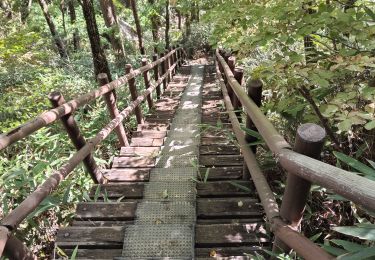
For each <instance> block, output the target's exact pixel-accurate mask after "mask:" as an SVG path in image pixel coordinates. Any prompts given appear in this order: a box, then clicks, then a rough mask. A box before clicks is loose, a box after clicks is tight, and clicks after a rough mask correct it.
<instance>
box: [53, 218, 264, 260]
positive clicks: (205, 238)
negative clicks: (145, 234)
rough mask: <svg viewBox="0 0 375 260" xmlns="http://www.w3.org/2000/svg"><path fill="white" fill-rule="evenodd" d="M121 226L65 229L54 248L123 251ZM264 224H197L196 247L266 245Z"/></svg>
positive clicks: (62, 230)
mask: <svg viewBox="0 0 375 260" xmlns="http://www.w3.org/2000/svg"><path fill="white" fill-rule="evenodd" d="M124 229H125V227H122V226H112V227H66V228H61V229H60V230H59V232H58V233H57V239H56V246H58V247H60V248H62V249H65V248H71V249H73V248H75V247H76V246H78V248H79V250H81V249H122V244H123V239H124ZM268 243H269V239H268V237H267V235H266V231H265V228H264V226H263V223H261V222H259V223H257V222H254V223H243V224H212V225H202V224H198V225H196V227H195V244H196V247H204V248H207V247H234V246H256V245H262V244H268ZM81 257H82V256H81Z"/></svg>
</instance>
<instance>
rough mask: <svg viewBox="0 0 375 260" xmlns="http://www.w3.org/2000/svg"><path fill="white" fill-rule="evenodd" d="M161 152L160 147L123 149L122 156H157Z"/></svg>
mask: <svg viewBox="0 0 375 260" xmlns="http://www.w3.org/2000/svg"><path fill="white" fill-rule="evenodd" d="M159 152H160V147H143V146H136V147H131V146H128V147H121V151H120V156H135V157H138V156H156V155H158V154H159Z"/></svg>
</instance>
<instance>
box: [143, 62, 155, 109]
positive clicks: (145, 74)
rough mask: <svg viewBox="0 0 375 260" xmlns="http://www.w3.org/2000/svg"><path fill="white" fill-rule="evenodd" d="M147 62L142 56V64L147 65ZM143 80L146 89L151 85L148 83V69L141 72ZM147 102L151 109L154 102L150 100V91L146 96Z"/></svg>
mask: <svg viewBox="0 0 375 260" xmlns="http://www.w3.org/2000/svg"><path fill="white" fill-rule="evenodd" d="M147 64H148V62H147V59H146V58H143V59H142V66H147ZM143 80H144V81H145V88H146V89H148V88H149V87H150V86H151V85H150V76H149V73H148V70H146V71H145V72H143ZM147 104H148V108H149V109H151V108H152V107H153V106H154V102H153V100H152V93H151V94H150V95H148V96H147Z"/></svg>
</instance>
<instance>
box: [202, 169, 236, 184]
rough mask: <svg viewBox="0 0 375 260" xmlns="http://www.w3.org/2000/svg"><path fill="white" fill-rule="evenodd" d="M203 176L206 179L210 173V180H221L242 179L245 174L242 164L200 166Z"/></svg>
mask: <svg viewBox="0 0 375 260" xmlns="http://www.w3.org/2000/svg"><path fill="white" fill-rule="evenodd" d="M199 172H200V175H201V178H202V179H203V180H204V178H205V175H206V174H207V175H208V181H219V180H241V179H242V176H243V167H242V166H230V167H214V168H210V167H209V168H199Z"/></svg>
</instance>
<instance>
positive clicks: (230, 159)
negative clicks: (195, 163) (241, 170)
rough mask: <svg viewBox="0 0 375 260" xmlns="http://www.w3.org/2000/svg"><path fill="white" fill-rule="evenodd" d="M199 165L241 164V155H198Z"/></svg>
mask: <svg viewBox="0 0 375 260" xmlns="http://www.w3.org/2000/svg"><path fill="white" fill-rule="evenodd" d="M199 165H202V166H206V167H210V166H215V167H216V166H241V165H243V157H242V156H241V155H215V156H212V155H200V156H199Z"/></svg>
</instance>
